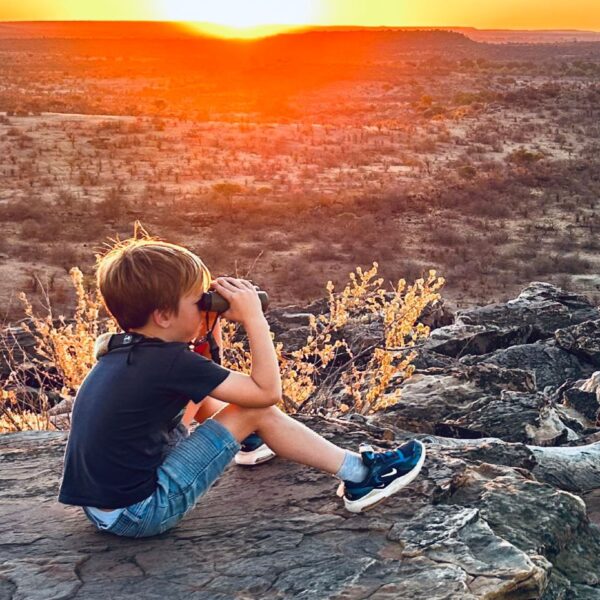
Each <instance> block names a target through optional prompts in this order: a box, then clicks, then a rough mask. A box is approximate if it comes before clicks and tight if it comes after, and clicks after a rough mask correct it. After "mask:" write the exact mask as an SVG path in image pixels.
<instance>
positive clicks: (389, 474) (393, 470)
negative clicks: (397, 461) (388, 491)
mask: <svg viewBox="0 0 600 600" xmlns="http://www.w3.org/2000/svg"><path fill="white" fill-rule="evenodd" d="M397 472H398V471H396V469H395V468H393V469H392V470H391V471H390V472H389V473H384V474H383V475H382V477H391V476H392V475H395V474H396V473H397Z"/></svg>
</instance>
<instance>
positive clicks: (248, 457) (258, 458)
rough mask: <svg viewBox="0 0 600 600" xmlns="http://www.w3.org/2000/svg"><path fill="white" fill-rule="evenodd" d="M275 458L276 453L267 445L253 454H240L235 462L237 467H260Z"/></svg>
mask: <svg viewBox="0 0 600 600" xmlns="http://www.w3.org/2000/svg"><path fill="white" fill-rule="evenodd" d="M274 457H275V452H273V450H271V448H269V446H267V445H266V444H263V445H262V446H259V447H258V448H257V449H256V450H253V451H252V452H241V451H240V452H238V453H237V454H236V455H235V457H234V461H235V464H236V465H241V466H243V467H252V466H254V465H259V464H261V463H264V462H267V461H268V460H271V459H272V458H274Z"/></svg>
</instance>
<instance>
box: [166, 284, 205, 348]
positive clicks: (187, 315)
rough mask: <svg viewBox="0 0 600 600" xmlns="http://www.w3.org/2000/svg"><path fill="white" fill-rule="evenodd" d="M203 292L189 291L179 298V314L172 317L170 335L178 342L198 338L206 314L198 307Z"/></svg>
mask: <svg viewBox="0 0 600 600" xmlns="http://www.w3.org/2000/svg"><path fill="white" fill-rule="evenodd" d="M201 296H202V292H201V291H200V292H193V293H188V294H186V295H185V296H183V297H182V298H180V299H179V312H178V314H177V316H175V315H173V314H172V315H171V317H170V324H169V329H170V337H171V338H172V339H173V340H174V341H178V342H190V341H192V340H193V339H195V338H197V337H198V336H199V334H200V330H201V328H202V323H203V319H202V317H203V316H204V315H203V313H202V312H201V311H200V309H199V308H198V301H199V300H200V297H201Z"/></svg>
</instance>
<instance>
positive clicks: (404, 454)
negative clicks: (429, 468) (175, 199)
mask: <svg viewBox="0 0 600 600" xmlns="http://www.w3.org/2000/svg"><path fill="white" fill-rule="evenodd" d="M97 283H98V287H99V290H100V293H101V295H102V298H103V301H104V303H105V305H106V308H107V309H108V311H109V312H110V313H111V314H112V315H113V317H114V318H115V319H116V321H117V322H118V323H119V325H120V327H121V328H122V329H123V331H124V332H125V334H119V335H113V336H111V337H110V340H109V341H108V344H105V347H104V348H101V349H100V351H99V355H100V358H99V360H98V362H97V363H96V365H94V367H93V368H92V370H91V371H90V373H89V374H88V375H87V377H86V378H85V380H84V382H83V383H82V385H81V387H80V389H79V392H78V394H77V400H76V402H75V405H74V409H73V416H72V423H71V432H70V435H69V441H68V444H67V448H66V451H65V464H64V473H63V479H62V482H61V488H60V493H59V501H60V502H62V503H65V504H73V505H77V506H81V507H83V510H84V512H85V514H86V515H87V517H88V518H89V519H90V520H91V521H92V523H94V525H95V526H96V527H97V528H98V529H100V530H104V531H108V532H110V533H113V534H116V535H120V536H125V537H146V536H151V535H156V534H159V533H162V532H164V531H166V530H168V529H170V528H171V527H173V526H174V525H175V524H176V523H177V522H178V521H180V520H181V518H182V517H183V516H184V515H185V514H186V513H187V512H188V511H189V510H191V509H192V508H193V507H194V505H195V504H196V502H197V500H198V499H199V498H200V497H201V496H202V495H203V494H204V493H206V491H207V490H208V489H209V488H210V486H211V485H212V484H213V483H214V481H215V480H216V479H217V478H218V477H219V476H220V475H221V474H222V473H223V471H224V470H225V468H226V467H227V465H228V464H229V462H231V460H232V459H233V458H234V456H235V455H236V454H237V453H238V451H239V450H240V449H241V445H240V442H241V441H243V440H245V439H247V438H248V436H249V435H250V434H252V433H253V432H256V434H257V435H258V436H260V438H261V439H262V440H264V442H265V444H266V446H267V447H268V448H270V449H272V451H273V452H274V453H276V454H277V455H278V456H280V457H282V458H285V459H288V460H292V461H295V462H298V463H301V464H304V465H308V466H312V467H315V468H317V469H320V470H322V471H326V472H328V473H331V474H332V475H335V476H336V477H337V478H338V479H340V480H341V481H342V482H343V490H344V491H343V497H344V504H345V506H346V508H347V509H348V510H350V511H352V512H361V511H363V510H365V509H367V508H369V507H371V506H373V505H375V504H377V503H378V502H380V501H381V500H383V499H384V498H386V497H388V496H390V495H391V494H393V493H395V492H396V491H398V490H399V489H400V488H402V487H404V486H405V485H407V484H408V483H410V482H411V481H412V480H413V479H414V478H415V477H416V476H417V474H418V473H419V471H420V470H421V467H422V465H423V461H424V458H425V447H424V446H423V444H422V443H421V442H418V441H416V440H413V441H410V442H407V443H406V444H404V445H402V446H400V448H398V449H397V450H393V451H388V452H384V453H383V452H382V453H375V452H373V451H372V450H371V449H370V448H369V449H366V450H365V449H363V450H362V452H361V454H358V453H356V452H350V451H347V450H343V449H342V448H339V447H338V446H336V445H335V444H333V443H331V442H329V441H328V440H326V439H324V438H322V437H321V436H319V435H318V434H316V433H315V432H313V431H311V430H310V429H309V428H307V427H306V426H304V425H303V424H301V423H299V422H297V421H295V420H294V419H292V418H291V417H289V416H288V415H286V414H285V413H283V412H282V411H280V410H279V409H278V408H276V406H275V405H276V404H277V403H278V402H279V401H280V399H281V393H282V392H281V379H280V373H279V368H278V363H277V357H276V354H275V349H274V347H273V343H272V340H271V336H270V332H269V325H268V323H267V321H266V319H265V317H264V315H263V313H262V309H261V305H260V299H259V296H258V294H257V292H256V289H255V288H254V286H253V285H252V284H251V283H250V282H248V281H245V280H243V279H235V278H232V277H219V278H217V279H216V280H215V281H212V282H211V276H210V273H209V271H208V269H207V268H206V267H205V265H204V263H203V262H202V261H201V260H200V258H198V257H197V256H196V255H195V254H193V253H192V252H190V251H189V250H187V249H185V248H182V247H180V246H176V245H174V244H169V243H167V242H161V241H157V240H153V239H142V240H139V239H138V240H135V239H134V240H128V241H126V242H122V243H120V244H119V245H117V246H116V247H115V248H113V249H112V250H111V251H110V252H108V254H106V255H105V256H104V257H103V258H102V259H101V260H100V262H99V264H98V270H97ZM208 289H213V290H214V291H216V292H218V293H219V294H220V295H222V296H223V297H224V298H225V299H226V300H227V301H228V302H229V305H230V308H229V309H228V310H227V311H226V312H225V313H223V316H224V317H225V318H227V319H230V320H231V321H234V322H239V323H241V324H242V325H243V327H244V329H245V331H246V334H247V335H248V339H249V344H250V352H251V354H252V369H251V374H250V375H246V374H242V373H238V372H235V371H230V370H228V369H226V368H224V367H222V366H220V365H218V364H216V363H215V362H212V361H210V360H209V359H207V358H205V357H204V356H201V355H200V354H197V353H194V352H193V351H192V350H191V349H190V342H191V341H192V340H193V339H195V338H196V337H197V336H198V333H199V332H200V330H201V327H202V323H203V320H204V319H203V317H205V316H206V315H205V314H202V313H201V311H200V310H199V308H198V304H197V303H198V301H199V300H200V298H201V296H202V294H203V293H204V292H206V291H207V290H208ZM190 401H191V402H194V403H201V404H200V408H199V409H198V411H197V412H196V415H195V418H196V420H197V421H199V422H200V425H198V427H197V428H196V429H195V430H194V431H193V432H192V433H191V434H189V435H187V430H186V428H185V427H184V426H182V423H181V421H182V417H183V415H184V413H185V409H186V406H188V404H189V402H190Z"/></svg>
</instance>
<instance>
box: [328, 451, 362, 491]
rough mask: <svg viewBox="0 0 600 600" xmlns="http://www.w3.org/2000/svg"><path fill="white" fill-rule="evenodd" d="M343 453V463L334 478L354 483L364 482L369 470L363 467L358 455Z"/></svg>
mask: <svg viewBox="0 0 600 600" xmlns="http://www.w3.org/2000/svg"><path fill="white" fill-rule="evenodd" d="M345 452H346V455H345V456H344V462H343V463H342V466H341V467H340V470H339V471H338V472H337V473H336V474H335V476H336V477H337V478H339V479H342V480H343V481H352V482H354V483H360V482H361V481H364V480H365V479H366V477H367V475H368V474H369V469H368V468H367V467H365V465H364V463H363V461H362V458H361V457H360V454H357V453H356V452H349V451H348V450H346V451H345Z"/></svg>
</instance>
